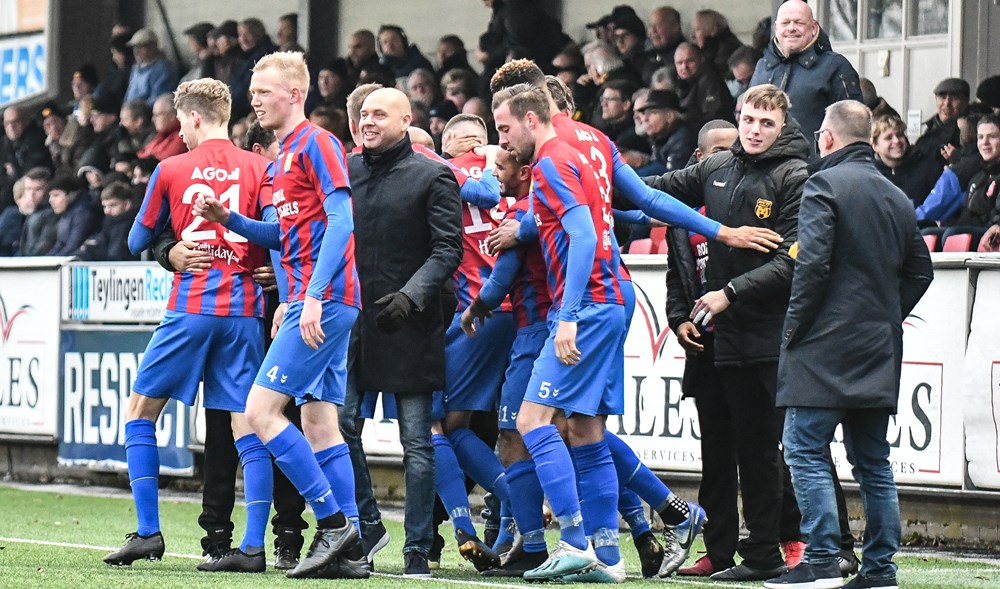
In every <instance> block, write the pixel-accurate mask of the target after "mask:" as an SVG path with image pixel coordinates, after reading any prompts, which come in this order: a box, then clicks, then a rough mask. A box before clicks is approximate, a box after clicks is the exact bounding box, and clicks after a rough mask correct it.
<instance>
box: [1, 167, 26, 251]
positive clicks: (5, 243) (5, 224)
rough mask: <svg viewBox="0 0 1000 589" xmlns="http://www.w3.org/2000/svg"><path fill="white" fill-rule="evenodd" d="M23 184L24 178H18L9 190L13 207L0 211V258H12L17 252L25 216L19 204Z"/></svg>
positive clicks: (22, 198)
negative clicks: (11, 194)
mask: <svg viewBox="0 0 1000 589" xmlns="http://www.w3.org/2000/svg"><path fill="white" fill-rule="evenodd" d="M24 182H25V179H24V178H18V179H17V181H16V182H14V186H13V187H12V189H11V191H12V192H13V196H14V206H9V207H7V208H5V209H3V210H0V256H13V255H14V253H15V252H17V244H18V242H19V241H21V232H22V231H23V230H24V218H25V217H26V216H27V215H25V214H24V212H23V211H22V210H21V202H22V201H24V200H25V198H24Z"/></svg>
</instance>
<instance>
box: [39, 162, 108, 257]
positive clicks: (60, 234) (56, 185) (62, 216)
mask: <svg viewBox="0 0 1000 589" xmlns="http://www.w3.org/2000/svg"><path fill="white" fill-rule="evenodd" d="M80 192H81V190H80V184H79V183H78V182H77V179H76V178H74V177H73V176H57V177H55V178H53V179H52V181H51V182H49V206H51V207H52V212H54V213H55V214H56V241H55V243H54V244H52V248H51V249H49V251H48V253H47V254H46V255H49V256H72V255H74V254H75V253H76V251H77V250H78V249H79V248H80V244H82V243H83V240H84V239H85V238H86V237H87V236H88V235H90V234H91V233H93V232H94V230H95V229H96V228H97V223H96V222H95V218H94V213H93V211H92V210H91V207H90V205H91V203H90V202H88V199H87V198H86V197H84V198H80Z"/></svg>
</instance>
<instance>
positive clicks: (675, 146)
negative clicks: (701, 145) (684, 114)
mask: <svg viewBox="0 0 1000 589" xmlns="http://www.w3.org/2000/svg"><path fill="white" fill-rule="evenodd" d="M652 143H653V159H654V160H655V161H658V162H660V163H661V164H663V165H664V166H665V167H666V168H667V171H668V172H671V171H673V170H679V169H681V168H683V167H684V166H685V165H686V164H687V161H688V160H689V159H691V154H693V153H694V148H695V147H697V146H698V138H697V136H696V135H695V134H694V131H692V130H691V127H689V126H688V125H686V124H685V123H684V121H677V124H676V126H675V127H674V129H673V130H672V131H671V132H670V134H669V135H667V136H666V137H664V138H662V139H653V140H652Z"/></svg>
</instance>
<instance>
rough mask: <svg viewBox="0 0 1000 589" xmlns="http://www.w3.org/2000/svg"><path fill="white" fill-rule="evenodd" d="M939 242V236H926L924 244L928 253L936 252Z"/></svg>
mask: <svg viewBox="0 0 1000 589" xmlns="http://www.w3.org/2000/svg"><path fill="white" fill-rule="evenodd" d="M937 240H938V236H937V235H925V236H924V243H926V244H927V250H928V251H932V252H933V251H935V250H936V249H937Z"/></svg>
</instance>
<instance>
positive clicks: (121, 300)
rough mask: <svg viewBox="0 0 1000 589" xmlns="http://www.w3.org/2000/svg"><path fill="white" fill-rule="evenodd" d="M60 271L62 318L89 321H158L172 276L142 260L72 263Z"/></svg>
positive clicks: (170, 273) (162, 311)
mask: <svg viewBox="0 0 1000 589" xmlns="http://www.w3.org/2000/svg"><path fill="white" fill-rule="evenodd" d="M63 273H64V277H63V307H62V317H63V320H64V321H80V322H91V323H158V322H159V321H160V320H161V319H163V314H164V312H165V311H166V309H167V301H169V300H170V288H171V286H172V284H173V277H174V275H173V273H172V272H167V271H166V270H164V269H163V268H161V267H160V266H158V265H156V264H149V263H145V262H116V263H103V264H102V263H95V264H78V263H72V264H68V265H67V266H66V267H65V268H63Z"/></svg>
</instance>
